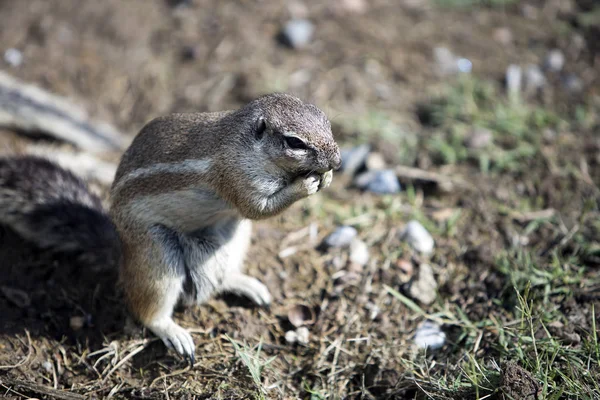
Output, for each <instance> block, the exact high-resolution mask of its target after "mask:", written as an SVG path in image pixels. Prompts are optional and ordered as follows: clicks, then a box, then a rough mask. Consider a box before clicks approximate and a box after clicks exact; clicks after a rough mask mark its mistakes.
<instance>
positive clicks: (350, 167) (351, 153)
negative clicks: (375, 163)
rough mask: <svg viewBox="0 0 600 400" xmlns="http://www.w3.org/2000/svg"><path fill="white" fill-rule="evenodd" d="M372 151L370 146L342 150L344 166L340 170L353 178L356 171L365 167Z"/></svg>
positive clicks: (364, 145)
mask: <svg viewBox="0 0 600 400" xmlns="http://www.w3.org/2000/svg"><path fill="white" fill-rule="evenodd" d="M370 151H371V146H369V145H368V144H363V145H360V146H356V147H352V148H346V149H342V150H341V151H340V153H341V156H342V166H341V167H340V170H341V171H343V172H344V174H346V175H348V176H353V175H354V174H355V173H356V171H358V170H359V169H361V168H362V167H363V166H364V165H365V162H366V161H367V157H368V156H369V152H370Z"/></svg>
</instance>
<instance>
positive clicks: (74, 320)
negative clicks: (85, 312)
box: [69, 317, 85, 331]
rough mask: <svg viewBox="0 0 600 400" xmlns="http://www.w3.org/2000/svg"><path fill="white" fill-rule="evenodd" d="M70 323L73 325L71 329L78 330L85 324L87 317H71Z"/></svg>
mask: <svg viewBox="0 0 600 400" xmlns="http://www.w3.org/2000/svg"><path fill="white" fill-rule="evenodd" d="M69 325H70V326H71V329H73V330H74V331H78V330H80V329H81V328H83V326H84V325H85V318H84V317H71V319H70V320H69Z"/></svg>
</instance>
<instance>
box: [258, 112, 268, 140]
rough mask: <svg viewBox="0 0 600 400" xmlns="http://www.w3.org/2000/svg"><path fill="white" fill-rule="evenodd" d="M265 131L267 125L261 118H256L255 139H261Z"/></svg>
mask: <svg viewBox="0 0 600 400" xmlns="http://www.w3.org/2000/svg"><path fill="white" fill-rule="evenodd" d="M266 129H267V123H266V122H265V119H264V118H263V117H258V119H257V120H256V138H257V139H261V138H262V137H263V134H264V133H265V130H266Z"/></svg>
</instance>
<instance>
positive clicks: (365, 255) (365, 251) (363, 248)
mask: <svg viewBox="0 0 600 400" xmlns="http://www.w3.org/2000/svg"><path fill="white" fill-rule="evenodd" d="M350 262H352V263H354V264H358V265H360V266H364V265H367V263H368V262H369V248H368V246H367V244H366V243H365V242H363V241H362V240H360V239H354V240H352V242H351V243H350Z"/></svg>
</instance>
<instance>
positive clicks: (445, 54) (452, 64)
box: [433, 47, 473, 76]
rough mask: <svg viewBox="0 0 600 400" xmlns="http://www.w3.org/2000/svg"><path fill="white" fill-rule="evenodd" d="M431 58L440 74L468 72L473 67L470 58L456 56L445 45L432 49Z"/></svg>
mask: <svg viewBox="0 0 600 400" xmlns="http://www.w3.org/2000/svg"><path fill="white" fill-rule="evenodd" d="M433 59H434V61H435V63H436V66H437V70H438V73H439V74H440V75H442V76H446V75H455V74H457V73H459V72H462V73H469V72H471V70H472V69H473V63H472V62H471V60H469V59H467V58H464V57H456V56H455V55H454V54H453V53H452V51H450V49H448V48H446V47H436V48H435V49H433Z"/></svg>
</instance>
